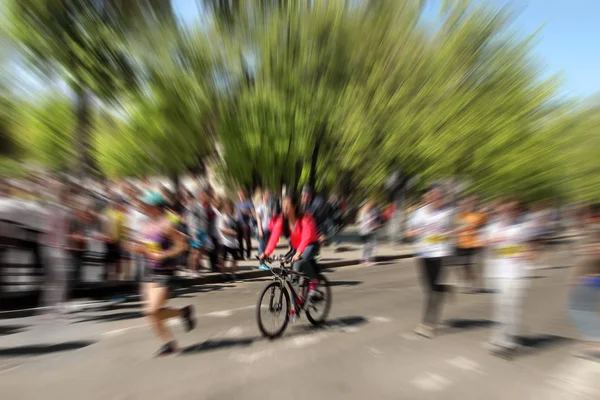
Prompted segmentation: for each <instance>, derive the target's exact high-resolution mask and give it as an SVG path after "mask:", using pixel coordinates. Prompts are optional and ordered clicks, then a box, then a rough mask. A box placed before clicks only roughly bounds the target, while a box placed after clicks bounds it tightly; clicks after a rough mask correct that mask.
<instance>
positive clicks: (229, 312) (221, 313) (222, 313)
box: [101, 306, 256, 337]
mask: <svg viewBox="0 0 600 400" xmlns="http://www.w3.org/2000/svg"><path fill="white" fill-rule="evenodd" d="M253 308H256V306H245V307H238V308H232V309H230V310H221V311H213V312H210V313H207V314H200V315H196V318H203V317H218V318H226V317H229V316H231V315H233V313H234V312H236V311H242V310H249V309H253ZM180 324H181V321H180V320H179V319H170V320H169V321H168V322H167V325H168V326H176V325H180ZM147 327H148V325H147V324H139V325H133V326H129V327H127V328H122V329H113V330H110V331H106V332H102V334H101V335H102V336H107V337H111V336H118V335H120V334H122V333H125V332H126V331H129V330H132V329H141V328H147Z"/></svg>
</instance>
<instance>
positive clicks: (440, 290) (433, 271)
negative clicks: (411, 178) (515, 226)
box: [408, 186, 453, 339]
mask: <svg viewBox="0 0 600 400" xmlns="http://www.w3.org/2000/svg"><path fill="white" fill-rule="evenodd" d="M423 200H424V205H423V206H422V207H421V208H420V209H418V210H417V211H416V212H415V213H414V214H413V215H412V217H411V219H410V221H409V231H408V236H409V237H411V238H413V239H414V240H415V241H416V250H417V260H418V265H419V270H420V274H421V281H422V284H423V287H424V291H425V310H424V312H423V318H422V322H421V324H420V325H418V326H417V328H416V329H415V333H417V334H418V335H420V336H424V337H426V338H430V339H433V338H434V337H435V336H436V330H437V325H438V323H439V320H440V313H441V308H442V304H443V301H444V296H445V295H446V293H447V292H449V291H450V287H449V286H448V285H444V284H441V283H440V282H441V280H442V278H443V272H444V270H443V268H444V261H445V259H446V258H447V257H448V256H450V255H451V253H452V245H451V241H450V235H451V234H452V233H453V232H452V225H453V224H452V222H453V221H452V211H451V210H449V209H448V208H446V207H445V199H444V190H443V189H442V187H440V186H432V187H431V188H430V189H429V190H428V191H427V192H426V194H425V196H424V198H423Z"/></svg>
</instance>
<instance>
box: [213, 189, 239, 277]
mask: <svg viewBox="0 0 600 400" xmlns="http://www.w3.org/2000/svg"><path fill="white" fill-rule="evenodd" d="M234 210H235V205H234V204H233V202H232V201H231V200H226V201H225V204H224V206H223V213H222V215H221V218H220V219H219V221H218V225H217V226H218V229H219V232H220V234H221V251H222V257H221V273H222V274H225V263H226V262H227V258H228V256H229V258H230V262H231V264H230V268H231V279H232V280H236V279H237V276H236V274H235V273H236V270H237V258H238V248H237V246H238V241H237V232H238V229H237V222H236V220H235V218H234V216H233V213H234Z"/></svg>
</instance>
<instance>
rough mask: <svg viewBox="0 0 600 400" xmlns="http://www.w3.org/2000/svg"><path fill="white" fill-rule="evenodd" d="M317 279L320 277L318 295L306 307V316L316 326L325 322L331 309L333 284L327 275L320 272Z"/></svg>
mask: <svg viewBox="0 0 600 400" xmlns="http://www.w3.org/2000/svg"><path fill="white" fill-rule="evenodd" d="M317 279H319V286H318V287H317V293H318V297H317V298H316V299H313V300H311V303H310V304H307V305H306V309H305V312H306V318H307V319H308V321H309V322H310V323H311V324H313V325H314V326H319V325H321V324H323V323H324V322H325V320H326V319H327V316H328V315H329V311H330V310H331V285H330V284H329V281H328V280H327V278H325V275H322V274H319V275H318V276H317Z"/></svg>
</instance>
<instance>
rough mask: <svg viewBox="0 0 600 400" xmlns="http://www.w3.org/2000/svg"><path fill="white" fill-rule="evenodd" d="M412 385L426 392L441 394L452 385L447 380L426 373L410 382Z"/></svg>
mask: <svg viewBox="0 0 600 400" xmlns="http://www.w3.org/2000/svg"><path fill="white" fill-rule="evenodd" d="M412 384H413V385H415V386H416V387H418V388H419V389H421V390H425V391H427V392H441V391H442V390H444V389H446V388H447V387H448V386H450V385H451V384H452V382H450V381H449V380H448V379H446V378H444V377H443V376H439V375H436V374H432V373H429V372H428V373H426V374H424V375H421V376H418V377H416V378H415V379H413V380H412Z"/></svg>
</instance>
